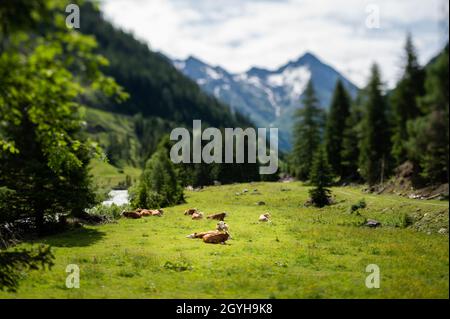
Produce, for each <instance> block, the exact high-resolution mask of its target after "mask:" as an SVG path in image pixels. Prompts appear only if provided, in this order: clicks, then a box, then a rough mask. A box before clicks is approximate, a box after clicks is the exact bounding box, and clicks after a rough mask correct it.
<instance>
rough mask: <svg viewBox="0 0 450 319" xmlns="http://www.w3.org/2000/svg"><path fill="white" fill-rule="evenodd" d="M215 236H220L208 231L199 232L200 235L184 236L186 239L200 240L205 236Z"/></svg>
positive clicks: (213, 231)
mask: <svg viewBox="0 0 450 319" xmlns="http://www.w3.org/2000/svg"><path fill="white" fill-rule="evenodd" d="M217 234H220V231H218V230H210V231H205V232H201V233H193V234H190V235H188V236H186V238H191V239H202V238H203V237H204V236H206V235H217Z"/></svg>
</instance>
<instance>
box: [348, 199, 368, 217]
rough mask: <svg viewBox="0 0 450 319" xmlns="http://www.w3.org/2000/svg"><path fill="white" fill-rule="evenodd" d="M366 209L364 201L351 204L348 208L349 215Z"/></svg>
mask: <svg viewBox="0 0 450 319" xmlns="http://www.w3.org/2000/svg"><path fill="white" fill-rule="evenodd" d="M366 207H367V204H366V201H365V200H364V199H361V200H360V201H358V202H357V203H356V204H353V205H352V206H351V207H350V213H351V214H353V213H354V212H356V211H358V210H359V209H364V208H366Z"/></svg>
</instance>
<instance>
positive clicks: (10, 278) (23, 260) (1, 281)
mask: <svg viewBox="0 0 450 319" xmlns="http://www.w3.org/2000/svg"><path fill="white" fill-rule="evenodd" d="M54 258H55V257H54V256H53V254H52V252H51V250H50V247H49V246H39V247H37V248H34V247H33V248H31V249H21V250H15V251H6V252H0V291H1V290H8V291H12V292H16V291H17V288H18V286H19V280H20V278H21V275H22V272H23V271H24V270H38V269H39V268H42V269H45V267H46V266H47V267H48V268H50V267H52V266H53V260H54Z"/></svg>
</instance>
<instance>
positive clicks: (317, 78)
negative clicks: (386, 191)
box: [173, 53, 358, 149]
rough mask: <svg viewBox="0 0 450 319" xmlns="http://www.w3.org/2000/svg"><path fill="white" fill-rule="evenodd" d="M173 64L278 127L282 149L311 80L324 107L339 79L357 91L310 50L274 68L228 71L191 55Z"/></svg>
mask: <svg viewBox="0 0 450 319" xmlns="http://www.w3.org/2000/svg"><path fill="white" fill-rule="evenodd" d="M173 63H174V65H175V67H176V68H177V69H178V70H180V71H182V72H183V73H184V74H185V75H187V76H188V77H190V78H191V79H193V80H195V81H196V82H197V84H198V85H199V86H201V87H202V88H203V90H205V91H206V92H208V93H209V94H211V95H213V96H214V97H216V98H218V99H220V100H221V101H223V102H224V103H227V104H229V105H230V106H231V108H232V109H233V110H235V111H238V112H240V113H242V114H245V115H246V116H248V117H249V118H250V119H251V120H252V121H253V122H254V123H255V124H257V125H258V126H266V127H267V126H273V127H278V128H280V143H281V147H282V148H284V149H288V148H289V147H290V132H291V129H292V124H293V123H292V119H293V115H294V113H295V110H296V109H297V108H299V107H301V104H302V103H301V99H302V95H303V91H304V90H305V87H306V84H307V83H308V81H309V80H310V79H312V81H313V84H314V88H315V90H316V93H317V95H318V98H319V101H320V104H321V106H322V107H323V108H325V109H326V108H328V106H329V105H330V102H331V98H332V94H333V90H334V86H335V84H336V81H337V80H338V79H340V80H341V81H342V82H343V83H344V86H345V87H346V89H347V90H348V91H349V93H350V95H351V96H352V97H355V96H356V94H357V91H358V88H357V87H356V86H355V85H354V84H352V83H351V82H350V81H349V80H347V79H346V78H345V77H343V76H342V75H341V74H339V73H338V72H337V71H336V70H334V69H333V68H332V67H330V66H328V65H326V64H324V63H323V62H321V61H320V60H319V59H317V58H316V57H315V56H314V55H312V54H311V53H306V54H305V55H303V56H302V57H300V58H299V59H298V60H296V61H291V62H289V63H287V64H286V65H284V66H282V67H280V68H279V69H277V70H266V69H261V68H252V69H250V70H249V71H247V72H245V73H242V74H232V73H229V72H227V71H226V70H224V69H223V68H221V67H213V66H210V65H208V64H206V63H204V62H202V61H200V60H199V59H196V58H194V57H189V58H188V59H186V60H175V61H173Z"/></svg>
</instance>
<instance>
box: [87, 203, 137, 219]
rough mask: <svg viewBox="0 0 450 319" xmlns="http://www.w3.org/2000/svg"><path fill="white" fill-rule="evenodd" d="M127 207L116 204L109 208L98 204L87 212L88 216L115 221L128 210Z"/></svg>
mask: <svg viewBox="0 0 450 319" xmlns="http://www.w3.org/2000/svg"><path fill="white" fill-rule="evenodd" d="M128 208H129V206H128V205H122V206H118V205H116V204H112V205H111V206H106V205H102V204H99V205H97V206H95V207H93V208H91V209H89V210H88V211H87V213H88V214H89V215H92V216H98V217H102V218H104V219H109V220H116V219H119V218H120V217H121V214H122V212H123V211H124V210H128Z"/></svg>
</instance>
